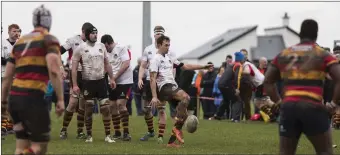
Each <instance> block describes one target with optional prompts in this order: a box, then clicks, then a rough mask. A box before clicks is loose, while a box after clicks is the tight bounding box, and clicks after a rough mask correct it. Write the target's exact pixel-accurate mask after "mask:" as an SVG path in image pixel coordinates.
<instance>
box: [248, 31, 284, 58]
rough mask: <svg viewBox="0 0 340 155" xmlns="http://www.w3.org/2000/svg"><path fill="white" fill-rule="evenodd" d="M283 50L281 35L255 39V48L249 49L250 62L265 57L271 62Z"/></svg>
mask: <svg viewBox="0 0 340 155" xmlns="http://www.w3.org/2000/svg"><path fill="white" fill-rule="evenodd" d="M284 48H285V43H284V40H283V37H282V35H266V36H258V37H257V47H252V48H251V49H250V51H251V56H252V60H259V59H260V58H261V57H266V58H267V59H268V60H272V59H273V58H274V57H275V56H276V55H277V54H279V53H280V52H281V51H282V50H283V49H284Z"/></svg>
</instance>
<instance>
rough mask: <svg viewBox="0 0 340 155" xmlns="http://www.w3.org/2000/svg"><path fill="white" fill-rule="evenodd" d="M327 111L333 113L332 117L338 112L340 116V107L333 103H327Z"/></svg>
mask: <svg viewBox="0 0 340 155" xmlns="http://www.w3.org/2000/svg"><path fill="white" fill-rule="evenodd" d="M326 109H327V110H328V111H329V113H331V115H334V114H335V113H336V112H339V114H340V106H339V105H337V104H335V103H334V102H333V101H332V102H327V103H326Z"/></svg>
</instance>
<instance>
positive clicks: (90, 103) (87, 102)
mask: <svg viewBox="0 0 340 155" xmlns="http://www.w3.org/2000/svg"><path fill="white" fill-rule="evenodd" d="M85 104H86V105H92V106H93V105H94V100H86V101H85Z"/></svg>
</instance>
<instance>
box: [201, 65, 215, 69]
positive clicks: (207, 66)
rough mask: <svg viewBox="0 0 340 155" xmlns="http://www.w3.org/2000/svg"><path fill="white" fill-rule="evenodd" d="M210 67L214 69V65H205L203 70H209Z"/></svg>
mask: <svg viewBox="0 0 340 155" xmlns="http://www.w3.org/2000/svg"><path fill="white" fill-rule="evenodd" d="M210 67H214V64H206V65H204V67H203V69H209V68H210Z"/></svg>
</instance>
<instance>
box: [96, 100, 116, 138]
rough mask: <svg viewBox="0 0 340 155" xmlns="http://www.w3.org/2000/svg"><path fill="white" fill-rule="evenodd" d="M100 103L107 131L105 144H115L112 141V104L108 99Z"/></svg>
mask: <svg viewBox="0 0 340 155" xmlns="http://www.w3.org/2000/svg"><path fill="white" fill-rule="evenodd" d="M99 103H100V113H101V114H102V118H103V124H104V129H105V142H108V143H114V142H115V141H114V140H112V139H111V135H110V130H111V127H110V125H111V117H110V108H111V107H110V102H109V100H107V99H101V100H100V101H99Z"/></svg>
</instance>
